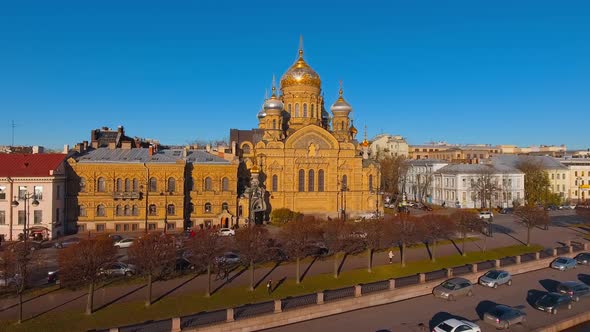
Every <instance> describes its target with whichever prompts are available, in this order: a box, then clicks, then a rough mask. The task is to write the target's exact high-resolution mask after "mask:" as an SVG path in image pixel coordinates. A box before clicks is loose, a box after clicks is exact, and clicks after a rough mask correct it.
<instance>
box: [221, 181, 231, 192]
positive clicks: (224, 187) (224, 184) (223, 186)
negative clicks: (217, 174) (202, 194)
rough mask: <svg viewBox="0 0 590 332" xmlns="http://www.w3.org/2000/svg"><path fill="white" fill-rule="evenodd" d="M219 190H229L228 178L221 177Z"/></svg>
mask: <svg viewBox="0 0 590 332" xmlns="http://www.w3.org/2000/svg"><path fill="white" fill-rule="evenodd" d="M221 191H229V179H228V178H223V179H221Z"/></svg>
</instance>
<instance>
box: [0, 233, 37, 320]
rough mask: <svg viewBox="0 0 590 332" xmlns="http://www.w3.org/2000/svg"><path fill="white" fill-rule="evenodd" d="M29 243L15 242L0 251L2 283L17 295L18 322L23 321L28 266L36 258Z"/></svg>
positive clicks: (28, 274) (28, 273) (28, 272)
mask: <svg viewBox="0 0 590 332" xmlns="http://www.w3.org/2000/svg"><path fill="white" fill-rule="evenodd" d="M31 248H32V246H31V244H30V243H26V242H17V243H14V244H12V245H11V246H8V247H7V248H5V249H4V252H3V253H2V265H3V267H4V276H3V278H4V285H6V286H8V287H13V289H14V290H15V292H16V295H17V297H18V323H19V324H20V323H21V322H22V321H23V293H24V291H25V290H26V289H27V286H28V283H29V279H30V277H31V275H30V267H31V265H32V264H33V262H34V261H35V259H36V258H37V255H36V251H32V250H31Z"/></svg>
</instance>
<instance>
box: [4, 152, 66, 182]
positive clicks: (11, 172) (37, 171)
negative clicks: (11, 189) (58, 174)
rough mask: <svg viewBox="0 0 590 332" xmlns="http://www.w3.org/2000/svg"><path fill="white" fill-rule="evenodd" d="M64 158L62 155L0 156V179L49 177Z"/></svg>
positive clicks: (8, 154) (14, 154)
mask: <svg viewBox="0 0 590 332" xmlns="http://www.w3.org/2000/svg"><path fill="white" fill-rule="evenodd" d="M65 158H66V155H65V154H62V153H39V154H17V153H7V154H0V177H29V176H30V177H33V176H51V174H50V173H49V171H55V170H56V169H57V168H58V167H59V165H61V163H62V162H63V161H64V159H65Z"/></svg>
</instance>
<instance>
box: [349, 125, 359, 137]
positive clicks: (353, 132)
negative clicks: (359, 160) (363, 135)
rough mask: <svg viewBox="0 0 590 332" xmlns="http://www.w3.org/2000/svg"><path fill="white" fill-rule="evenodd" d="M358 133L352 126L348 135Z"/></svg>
mask: <svg viewBox="0 0 590 332" xmlns="http://www.w3.org/2000/svg"><path fill="white" fill-rule="evenodd" d="M358 132H359V131H358V130H357V129H356V128H355V127H354V125H351V126H350V133H351V134H353V135H356V134H358Z"/></svg>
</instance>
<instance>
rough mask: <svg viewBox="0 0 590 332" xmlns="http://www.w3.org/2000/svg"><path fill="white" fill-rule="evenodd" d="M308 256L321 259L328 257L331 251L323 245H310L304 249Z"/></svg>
mask: <svg viewBox="0 0 590 332" xmlns="http://www.w3.org/2000/svg"><path fill="white" fill-rule="evenodd" d="M304 251H305V253H306V255H307V256H312V257H320V256H325V255H327V254H328V253H329V252H330V250H329V249H328V248H327V247H326V246H325V245H324V244H323V243H319V242H318V243H310V244H308V245H306V246H305V247H304Z"/></svg>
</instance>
